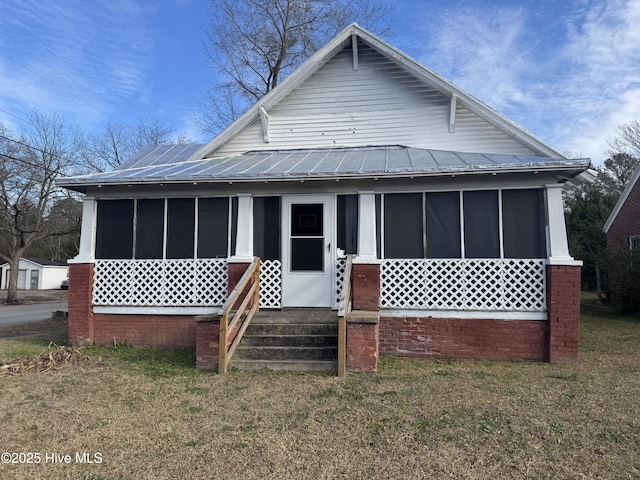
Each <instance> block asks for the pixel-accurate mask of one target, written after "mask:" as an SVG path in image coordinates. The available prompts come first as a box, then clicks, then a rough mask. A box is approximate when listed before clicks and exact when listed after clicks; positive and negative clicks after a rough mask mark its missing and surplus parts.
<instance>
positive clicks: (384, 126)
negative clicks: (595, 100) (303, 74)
mask: <svg viewBox="0 0 640 480" xmlns="http://www.w3.org/2000/svg"><path fill="white" fill-rule="evenodd" d="M358 53H359V65H358V70H353V59H352V51H351V47H350V46H348V47H346V48H345V49H344V50H342V51H341V52H340V53H338V54H337V55H336V56H335V57H334V58H333V59H331V60H330V61H329V62H328V63H327V64H326V65H324V66H323V67H322V68H320V69H319V70H318V71H317V72H316V73H315V74H313V75H312V76H311V77H310V78H309V79H308V80H307V81H306V82H304V83H303V84H302V85H300V86H299V87H298V88H296V89H295V90H294V91H292V92H291V93H290V94H289V95H288V96H287V97H285V98H284V99H283V100H282V101H281V102H280V103H279V104H278V105H276V106H275V107H273V108H272V109H271V110H269V112H268V114H269V142H268V143H266V142H265V141H264V136H263V132H262V125H261V123H260V121H259V120H257V121H255V122H253V123H252V124H251V125H249V126H248V127H247V128H245V129H244V130H243V131H242V132H240V133H239V134H238V135H236V136H235V138H233V139H231V140H230V141H229V142H228V143H227V144H226V145H224V146H223V147H222V148H221V149H220V150H218V151H217V152H216V154H215V156H223V155H229V154H236V153H243V152H246V151H249V150H274V149H292V148H329V147H354V146H370V145H406V146H412V147H418V148H433V149H441V150H454V151H461V152H486V153H512V154H535V152H534V151H533V150H531V149H530V148H528V147H526V146H525V145H523V144H522V143H520V142H519V141H517V140H516V139H514V138H513V137H511V136H509V135H507V134H506V133H504V132H502V131H500V130H498V129H497V128H496V127H494V126H493V125H491V124H490V123H489V122H487V121H486V120H483V119H482V118H480V117H479V116H478V115H476V114H474V113H472V112H471V111H469V110H468V109H467V108H466V107H465V106H464V105H463V104H461V102H460V101H459V102H458V103H457V107H456V124H455V132H453V133H450V132H449V113H450V112H449V106H450V101H451V100H450V97H448V96H447V95H444V94H442V93H440V92H439V91H437V90H435V89H434V88H432V87H431V86H429V85H426V84H425V83H424V82H422V81H421V80H419V79H417V78H416V77H414V76H412V75H410V74H409V73H407V72H406V71H404V70H403V69H401V68H400V66H398V65H396V64H395V63H393V62H391V61H390V60H388V59H387V58H385V57H384V56H382V55H380V54H379V53H377V52H376V51H374V50H373V49H371V48H369V47H367V46H365V45H363V44H360V45H359V52H358Z"/></svg>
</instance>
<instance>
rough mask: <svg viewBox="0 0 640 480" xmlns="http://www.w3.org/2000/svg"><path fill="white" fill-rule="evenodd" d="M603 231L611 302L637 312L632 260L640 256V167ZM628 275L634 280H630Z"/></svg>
mask: <svg viewBox="0 0 640 480" xmlns="http://www.w3.org/2000/svg"><path fill="white" fill-rule="evenodd" d="M603 231H604V233H605V235H606V237H607V254H608V257H609V288H610V293H611V297H612V300H613V302H614V303H617V304H621V303H623V304H624V305H623V308H625V309H629V308H631V309H634V310H637V308H638V307H640V305H639V301H638V293H639V292H638V277H637V275H638V268H637V265H636V263H637V260H636V262H635V263H634V262H633V261H632V259H633V258H634V257H635V258H638V256H640V164H639V165H638V166H637V167H636V169H635V171H634V172H633V174H632V175H631V178H630V179H629V182H628V183H627V185H626V186H625V189H624V190H623V191H622V195H621V196H620V198H619V199H618V202H617V203H616V205H615V207H613V210H612V211H611V214H610V215H609V218H608V219H607V221H606V222H605V224H604V227H603ZM634 265H635V270H634V268H633V267H634ZM630 267H631V268H630ZM634 271H635V275H636V276H635V278H633V275H634ZM627 275H632V277H631V278H629V277H627Z"/></svg>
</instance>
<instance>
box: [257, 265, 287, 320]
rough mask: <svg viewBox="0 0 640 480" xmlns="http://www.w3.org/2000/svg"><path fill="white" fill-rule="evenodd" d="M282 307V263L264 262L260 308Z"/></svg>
mask: <svg viewBox="0 0 640 480" xmlns="http://www.w3.org/2000/svg"><path fill="white" fill-rule="evenodd" d="M281 307H282V262H281V261H280V260H263V261H262V262H261V263H260V308H281Z"/></svg>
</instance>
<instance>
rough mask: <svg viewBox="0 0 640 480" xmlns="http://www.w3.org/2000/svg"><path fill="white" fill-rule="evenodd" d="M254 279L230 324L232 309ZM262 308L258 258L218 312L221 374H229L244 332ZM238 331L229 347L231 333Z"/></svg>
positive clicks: (219, 370) (255, 258)
mask: <svg viewBox="0 0 640 480" xmlns="http://www.w3.org/2000/svg"><path fill="white" fill-rule="evenodd" d="M252 279H253V282H252V284H251V287H249V289H248V291H247V293H246V295H245V297H244V299H243V300H242V303H240V306H239V307H238V309H237V310H236V311H235V314H234V315H233V318H232V319H231V322H229V316H230V314H231V312H232V308H233V307H234V305H235V304H236V303H237V302H238V301H239V300H240V295H241V294H242V292H244V291H245V289H246V288H247V285H248V284H249V282H250V281H251V280H252ZM250 302H251V309H250V310H249V311H248V312H246V308H247V306H248V305H249V303H250ZM259 308H260V259H259V258H258V257H254V259H253V261H252V262H251V265H249V267H248V268H247V270H246V271H245V272H244V274H243V275H242V278H240V281H239V282H238V284H237V285H236V286H235V288H234V289H233V290H232V291H231V293H230V294H229V297H228V298H227V301H226V302H224V304H223V305H222V307H221V308H220V310H219V311H218V315H219V316H220V334H219V338H218V341H219V346H218V372H219V373H227V368H228V366H229V362H230V361H231V357H232V356H233V354H234V352H235V351H236V348H237V346H238V344H239V343H240V340H242V336H243V335H244V332H245V331H246V330H247V327H248V326H249V323H251V319H252V318H253V315H254V314H255V313H256V312H257V311H258V309H259ZM235 330H237V333H236V334H235V336H234V338H233V341H232V342H231V345H229V333H230V332H234V331H235Z"/></svg>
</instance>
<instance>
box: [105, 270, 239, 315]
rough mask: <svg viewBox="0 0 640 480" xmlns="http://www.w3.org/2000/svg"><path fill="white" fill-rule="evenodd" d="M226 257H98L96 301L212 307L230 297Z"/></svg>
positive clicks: (146, 305) (123, 304) (133, 305)
mask: <svg viewBox="0 0 640 480" xmlns="http://www.w3.org/2000/svg"><path fill="white" fill-rule="evenodd" d="M227 281H228V269H227V260H226V259H213V258H212V259H208V258H207V259H185V260H96V262H95V266H94V277H93V304H94V305H99V306H132V307H212V306H220V305H222V304H223V303H224V301H225V299H226V298H227Z"/></svg>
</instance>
